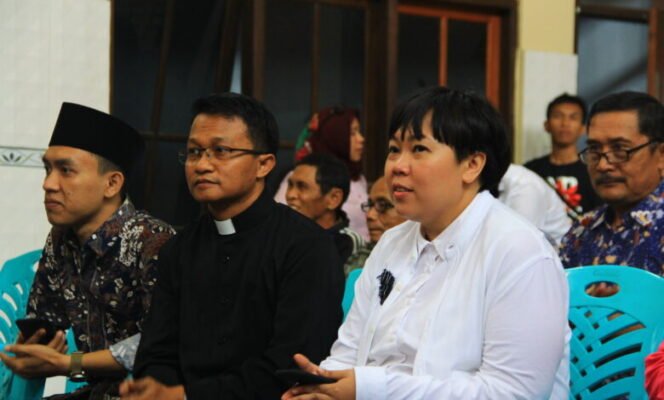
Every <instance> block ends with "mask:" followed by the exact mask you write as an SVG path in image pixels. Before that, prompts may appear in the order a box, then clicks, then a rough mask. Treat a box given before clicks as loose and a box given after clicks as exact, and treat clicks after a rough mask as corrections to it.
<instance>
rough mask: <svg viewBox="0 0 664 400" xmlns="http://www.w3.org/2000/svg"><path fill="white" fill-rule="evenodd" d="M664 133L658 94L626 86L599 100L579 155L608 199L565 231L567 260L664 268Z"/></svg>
mask: <svg viewBox="0 0 664 400" xmlns="http://www.w3.org/2000/svg"><path fill="white" fill-rule="evenodd" d="M663 141H664V106H663V105H662V103H660V102H659V101H658V100H656V99H655V98H653V97H651V96H649V95H647V94H644V93H636V92H621V93H616V94H612V95H609V96H606V97H604V98H602V99H600V100H598V101H597V103H595V104H594V105H593V107H592V109H591V110H590V116H589V121H588V147H587V148H586V149H585V150H583V151H582V152H581V153H580V155H581V160H582V161H583V162H585V163H586V164H587V166H588V172H589V174H590V178H591V180H592V184H593V187H594V188H595V191H596V192H597V194H598V195H599V197H600V198H601V199H602V201H604V202H605V203H606V205H604V206H601V207H599V208H598V209H596V210H594V211H591V212H589V213H587V214H585V215H584V216H583V217H582V218H581V219H580V220H579V221H577V222H575V223H574V225H573V226H572V228H571V229H570V231H569V232H568V233H567V235H565V237H564V238H563V240H562V245H561V249H560V257H561V260H562V262H563V264H564V265H565V267H577V266H583V265H596V264H617V265H629V266H632V267H636V268H643V269H645V270H648V271H650V272H652V273H655V274H658V275H664V270H663V268H664V246H662V243H663V242H664V236H663V235H662V233H663V232H664V228H663V226H664V225H663V222H664V184H663V183H662V174H663V172H664V143H663ZM614 289H615V287H614Z"/></svg>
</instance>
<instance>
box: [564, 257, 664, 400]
mask: <svg viewBox="0 0 664 400" xmlns="http://www.w3.org/2000/svg"><path fill="white" fill-rule="evenodd" d="M567 278H568V281H569V290H570V310H569V322H570V327H571V328H572V338H571V343H570V351H571V360H570V379H571V384H570V399H576V400H580V399H584V400H594V399H598V400H599V399H614V398H629V399H647V398H648V397H647V395H646V392H645V387H644V384H645V383H644V382H645V380H644V359H645V357H646V356H647V355H648V354H650V353H652V352H653V351H655V350H657V347H658V345H659V343H660V342H661V341H662V339H664V279H662V278H661V277H659V276H657V275H655V274H652V273H650V272H648V271H645V270H642V269H638V268H632V267H626V266H618V265H594V266H586V267H579V268H572V269H568V270H567ZM597 282H612V283H615V284H617V285H619V288H620V290H619V291H618V293H616V294H615V295H613V296H610V297H593V296H590V295H588V294H587V293H586V288H587V287H588V286H589V285H591V284H593V283H597ZM630 328H632V329H633V330H631V331H625V329H630Z"/></svg>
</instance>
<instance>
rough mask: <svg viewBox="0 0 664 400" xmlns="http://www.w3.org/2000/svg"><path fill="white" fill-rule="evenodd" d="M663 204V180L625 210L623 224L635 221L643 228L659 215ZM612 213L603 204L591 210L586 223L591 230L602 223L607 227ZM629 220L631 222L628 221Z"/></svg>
mask: <svg viewBox="0 0 664 400" xmlns="http://www.w3.org/2000/svg"><path fill="white" fill-rule="evenodd" d="M663 206H664V180H662V181H660V182H659V185H657V187H656V188H655V190H654V191H653V192H652V193H650V194H649V195H648V196H647V197H646V198H645V199H643V200H641V201H640V202H639V203H638V204H637V205H636V206H634V208H632V209H631V210H630V211H629V212H626V213H625V214H624V215H623V221H624V226H626V227H627V226H628V225H632V224H633V223H637V224H639V225H641V226H643V227H644V228H647V227H648V226H651V225H652V224H653V223H655V221H656V220H657V219H659V218H661V216H660V215H659V214H658V212H659V213H661V211H658V210H661V209H662V208H663ZM611 214H612V210H611V209H610V208H609V207H608V206H607V205H606V204H605V205H603V206H602V207H600V208H599V209H597V210H596V211H593V212H591V214H590V216H589V218H590V222H589V223H587V225H589V226H590V229H591V230H595V229H597V228H598V227H600V226H602V225H606V226H608V227H609V228H611V227H610V223H609V222H608V220H609V218H608V217H610V216H611ZM630 221H631V222H630Z"/></svg>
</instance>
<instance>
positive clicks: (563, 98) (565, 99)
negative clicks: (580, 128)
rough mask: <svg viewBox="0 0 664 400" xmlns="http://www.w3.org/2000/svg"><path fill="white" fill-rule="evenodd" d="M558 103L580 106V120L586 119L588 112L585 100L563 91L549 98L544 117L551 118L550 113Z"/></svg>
mask: <svg viewBox="0 0 664 400" xmlns="http://www.w3.org/2000/svg"><path fill="white" fill-rule="evenodd" d="M559 104H576V105H577V106H579V108H581V122H584V121H585V120H586V115H587V114H588V107H587V106H586V102H585V101H583V99H582V98H581V97H579V96H574V95H571V94H567V93H563V94H561V95H560V96H558V97H556V98H555V99H553V100H551V102H550V103H549V105H548V106H547V107H546V119H549V118H551V113H552V112H553V109H554V107H556V106H557V105H559Z"/></svg>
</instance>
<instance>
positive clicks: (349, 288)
mask: <svg viewBox="0 0 664 400" xmlns="http://www.w3.org/2000/svg"><path fill="white" fill-rule="evenodd" d="M361 273H362V269H354V270H352V271H350V273H349V274H348V277H347V278H346V286H345V288H344V298H343V300H342V301H341V308H342V309H343V310H344V320H345V319H346V315H348V311H350V306H351V305H352V304H353V299H354V298H355V282H356V281H357V278H359V277H360V274H361Z"/></svg>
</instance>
